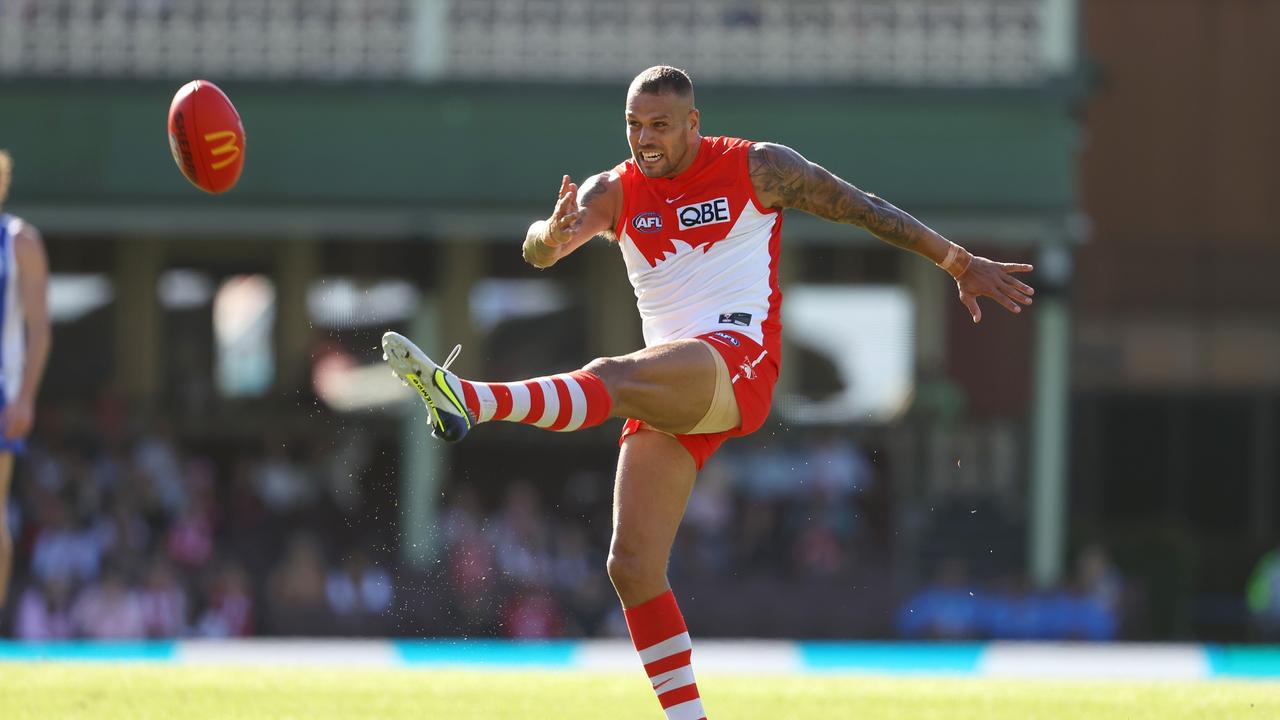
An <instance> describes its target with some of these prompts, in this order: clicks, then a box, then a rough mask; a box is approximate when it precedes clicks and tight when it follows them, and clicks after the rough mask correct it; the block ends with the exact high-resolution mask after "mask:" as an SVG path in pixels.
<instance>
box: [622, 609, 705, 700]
mask: <svg viewBox="0 0 1280 720" xmlns="http://www.w3.org/2000/svg"><path fill="white" fill-rule="evenodd" d="M623 613H624V614H625V615H626V617H627V628H628V629H629V630H631V642H633V643H634V644H635V646H636V652H638V653H640V661H641V662H643V663H644V671H645V673H647V674H648V675H649V682H650V683H652V684H653V691H654V692H655V693H657V694H658V702H660V703H662V709H663V710H664V711H665V712H666V713H667V720H705V719H706V717H707V713H706V712H705V711H704V710H703V709H702V699H701V698H700V697H699V696H698V684H697V683H695V682H694V681H693V665H692V663H691V660H690V658H691V657H692V656H693V641H691V640H690V639H689V629H688V628H687V627H685V624H684V616H683V615H681V614H680V606H679V605H677V604H676V596H675V595H674V594H672V592H671V591H670V590H668V591H666V592H665V593H663V594H661V595H659V596H658V597H656V598H654V599H652V600H649V601H646V602H644V603H642V604H640V605H637V606H635V607H633V608H630V609H624V610H623Z"/></svg>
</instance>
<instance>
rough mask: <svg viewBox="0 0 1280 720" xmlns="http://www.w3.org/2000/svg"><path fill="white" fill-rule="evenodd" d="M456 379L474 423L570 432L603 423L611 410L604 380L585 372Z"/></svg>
mask: <svg viewBox="0 0 1280 720" xmlns="http://www.w3.org/2000/svg"><path fill="white" fill-rule="evenodd" d="M459 380H460V381H461V382H462V396H463V398H462V400H463V402H464V403H466V405H467V410H469V411H471V417H472V418H473V419H474V420H475V421H476V422H478V423H482V422H489V421H490V420H506V421H508V422H518V423H524V424H526V425H533V426H534V427H540V428H545V429H547V430H554V431H556V432H572V431H574V430H581V429H583V428H589V427H593V426H595V425H599V424H600V423H602V422H604V421H605V420H606V419H608V417H609V409H610V408H612V407H613V400H612V399H611V398H610V397H609V391H608V390H607V389H606V388H605V386H604V381H603V380H601V379H600V378H599V376H597V375H596V374H595V373H593V372H590V371H588V370H574V371H573V372H571V373H562V374H560V375H552V376H550V377H540V378H534V379H532V380H524V381H522V382H513V383H482V382H471V381H470V380H462V379H461V378H459Z"/></svg>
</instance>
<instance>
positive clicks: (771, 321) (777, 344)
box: [760, 210, 782, 361]
mask: <svg viewBox="0 0 1280 720" xmlns="http://www.w3.org/2000/svg"><path fill="white" fill-rule="evenodd" d="M777 212H779V213H781V212H782V211H781V210H779V211H777ZM781 259H782V216H781V215H779V216H778V219H777V220H775V221H774V224H773V232H772V233H770V235H769V312H768V314H767V315H766V316H765V318H764V320H763V321H762V322H761V323H760V332H762V333H764V347H765V349H766V350H768V351H769V353H770V354H771V355H773V356H774V358H775V361H780V360H781V358H782V287H781V286H779V285H778V262H779V261H780V260H781Z"/></svg>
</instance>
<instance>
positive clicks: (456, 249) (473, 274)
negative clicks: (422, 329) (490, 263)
mask: <svg viewBox="0 0 1280 720" xmlns="http://www.w3.org/2000/svg"><path fill="white" fill-rule="evenodd" d="M439 257H440V260H441V265H440V268H439V272H437V273H436V276H435V278H434V280H435V282H436V283H437V285H436V287H438V288H440V293H439V295H438V299H439V302H440V305H439V308H438V309H439V310H443V309H446V308H447V309H448V312H441V314H440V323H441V325H440V327H439V337H440V342H439V343H438V344H435V345H423V346H422V348H423V349H424V350H426V352H427V354H428V355H431V356H432V357H435V356H436V355H439V356H441V358H444V357H447V356H448V354H449V351H450V350H452V349H453V346H454V345H459V344H460V345H462V349H463V350H468V352H464V353H463V354H462V355H460V356H459V357H458V362H457V364H456V365H455V366H454V369H455V370H457V371H458V372H460V373H462V375H463V376H464V377H466V376H467V374H468V373H471V374H474V373H475V372H476V371H478V370H479V369H480V366H479V363H480V361H481V360H482V355H481V349H482V348H481V347H480V336H479V335H478V334H477V333H476V328H475V323H473V322H472V321H471V289H472V288H474V287H475V285H476V283H477V282H479V281H480V280H481V279H482V278H484V274H485V271H486V257H485V245H484V242H483V241H481V240H479V239H476V238H463V239H453V240H450V241H448V242H446V243H445V244H444V246H443V247H441V248H440V251H439Z"/></svg>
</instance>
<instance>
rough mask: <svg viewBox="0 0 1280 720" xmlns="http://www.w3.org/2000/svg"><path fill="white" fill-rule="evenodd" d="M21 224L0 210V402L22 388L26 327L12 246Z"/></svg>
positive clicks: (13, 395)
mask: <svg viewBox="0 0 1280 720" xmlns="http://www.w3.org/2000/svg"><path fill="white" fill-rule="evenodd" d="M21 227H22V220H21V219H20V218H17V217H15V216H13V215H6V214H3V213H0V405H3V404H4V403H7V402H8V401H9V400H10V399H12V398H15V397H17V396H18V391H19V390H21V389H22V387H21V386H22V364H23V361H24V360H25V359H26V327H25V326H24V324H23V316H22V296H21V294H19V293H18V262H17V259H16V256H15V254H14V249H13V248H14V240H15V238H16V237H17V235H18V230H19V229H20V228H21Z"/></svg>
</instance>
